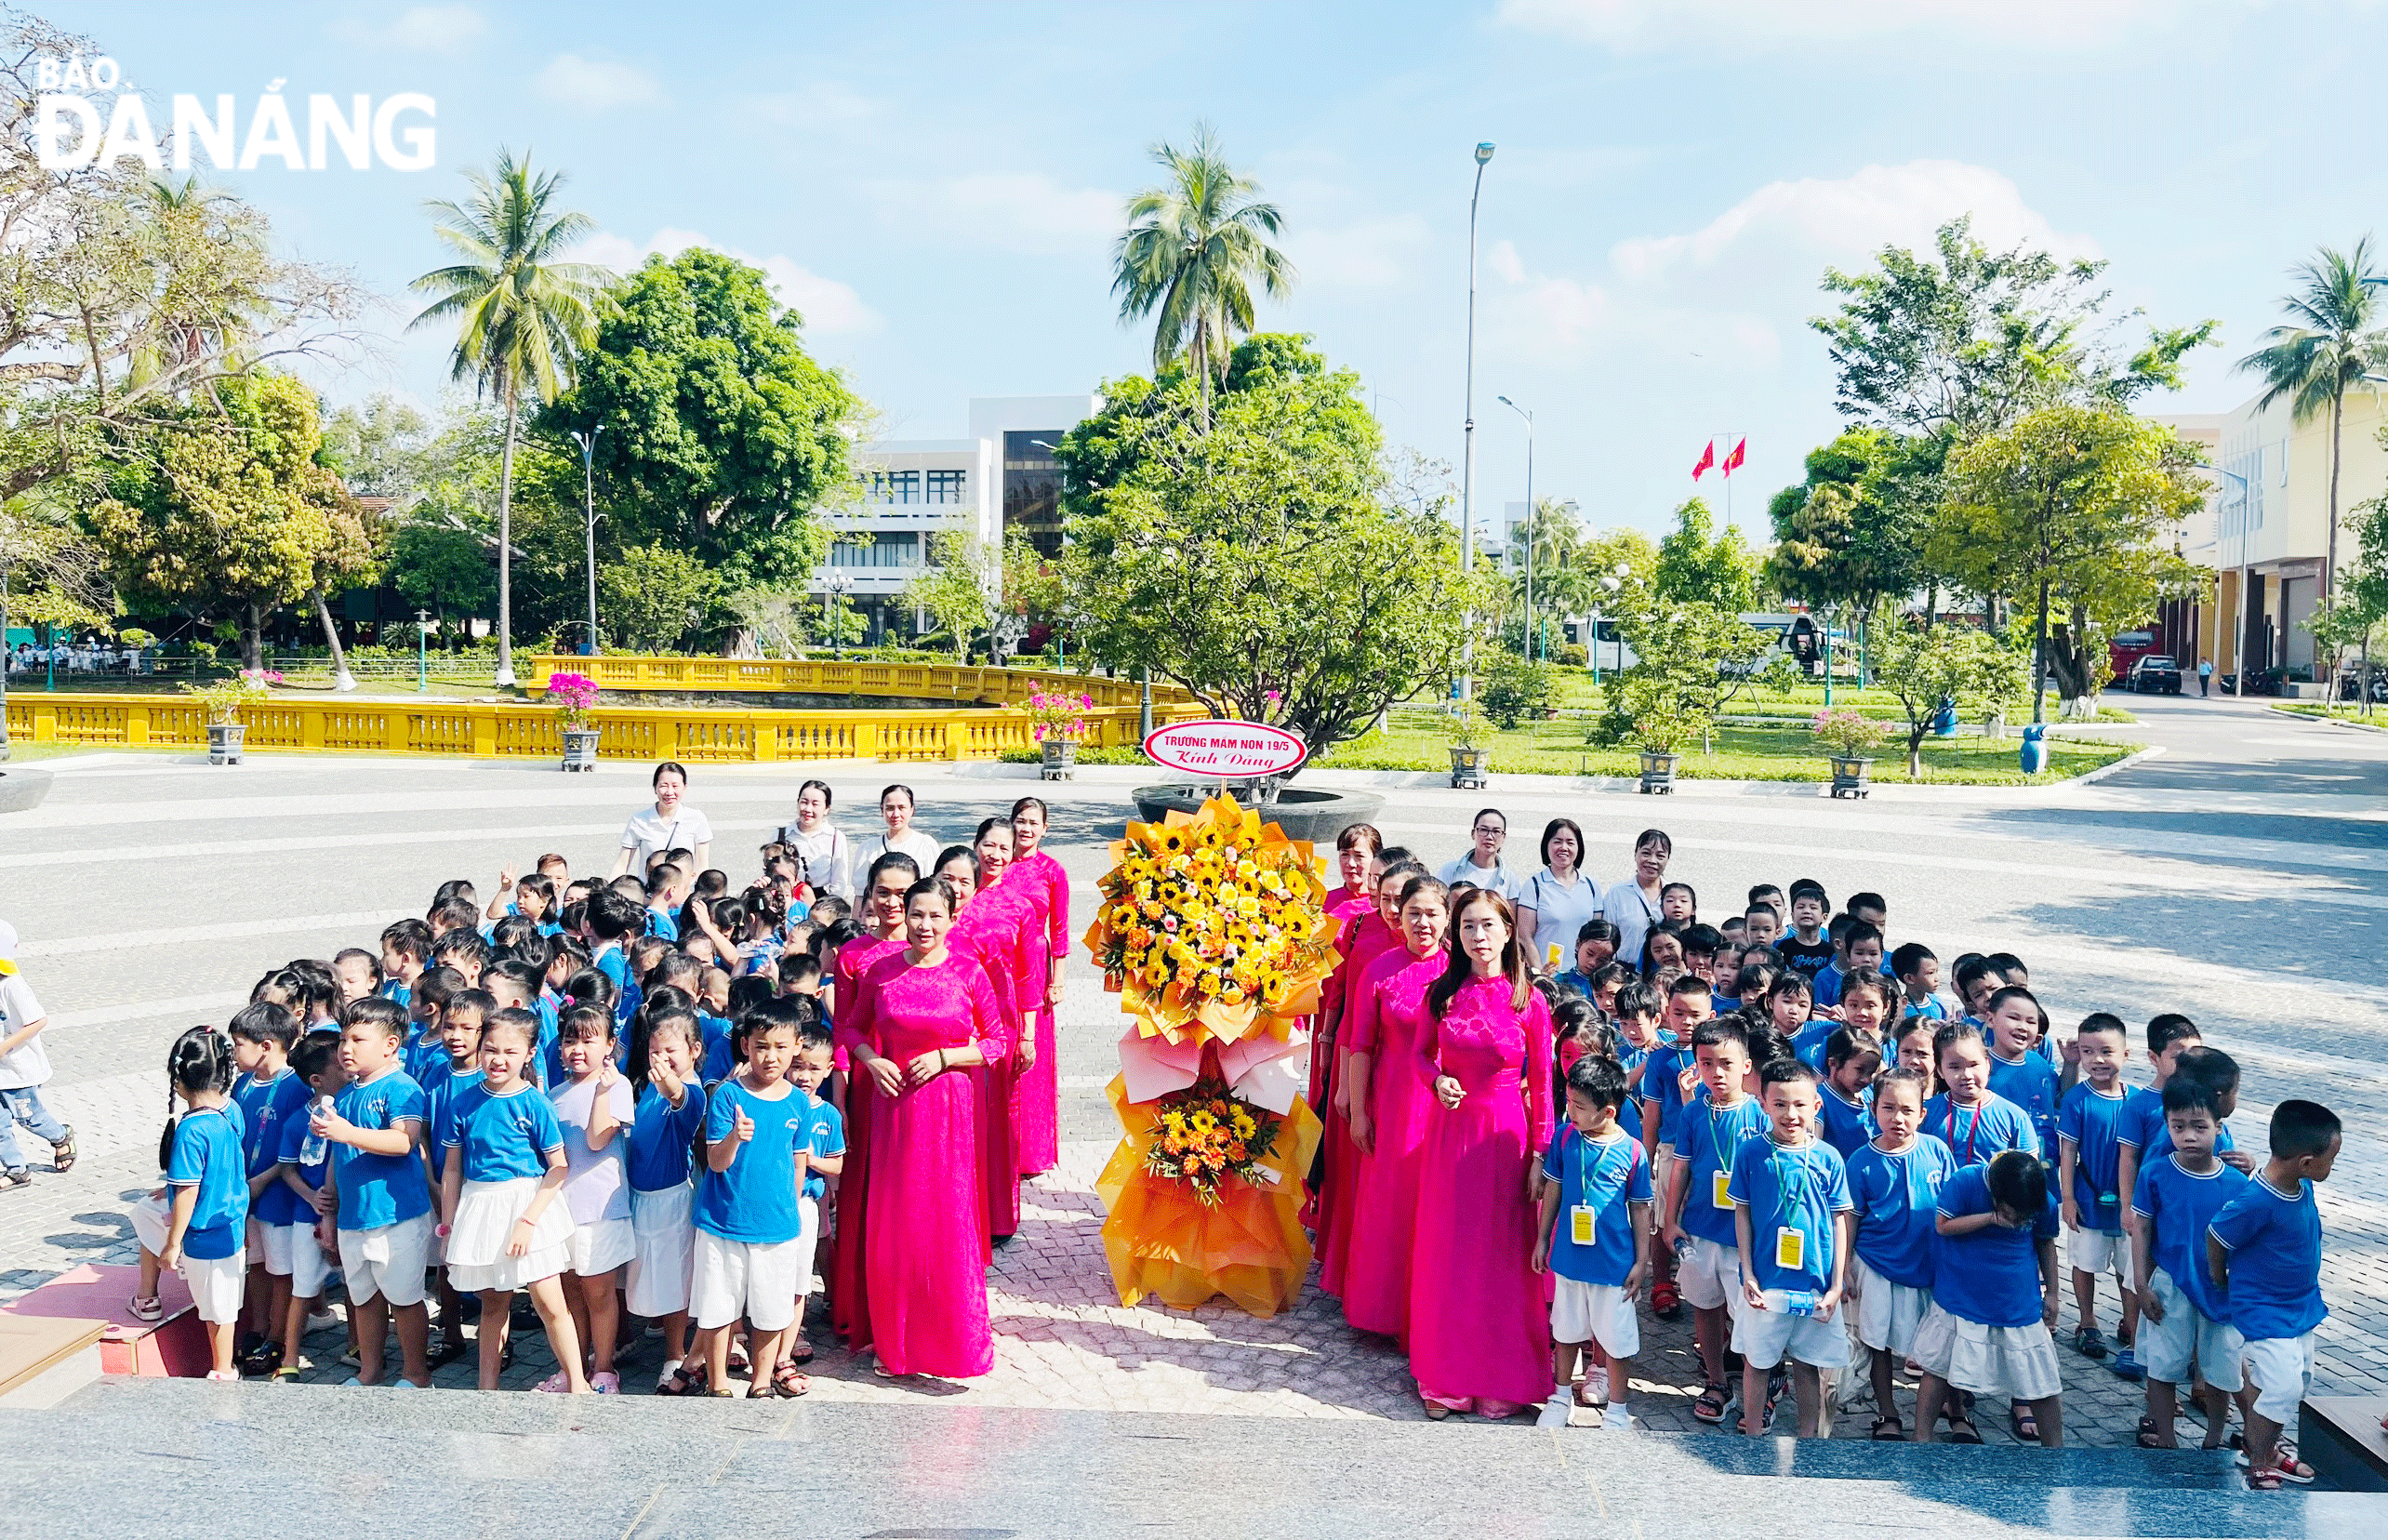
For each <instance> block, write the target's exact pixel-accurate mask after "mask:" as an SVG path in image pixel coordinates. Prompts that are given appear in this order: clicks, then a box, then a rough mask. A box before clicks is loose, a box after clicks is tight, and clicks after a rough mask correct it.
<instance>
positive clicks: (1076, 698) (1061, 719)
mask: <svg viewBox="0 0 2388 1540" xmlns="http://www.w3.org/2000/svg"><path fill="white" fill-rule="evenodd" d="M1020 710H1023V711H1026V712H1027V713H1028V736H1029V737H1032V738H1034V739H1035V740H1036V741H1037V742H1038V743H1040V744H1042V745H1043V746H1044V747H1045V749H1046V750H1048V752H1047V757H1046V760H1045V763H1046V764H1047V765H1048V766H1050V765H1051V764H1052V763H1053V759H1052V757H1051V753H1050V750H1052V748H1053V746H1054V745H1055V744H1056V743H1064V744H1068V745H1069V747H1070V761H1071V763H1076V760H1077V747H1078V745H1079V744H1081V743H1083V742H1085V741H1086V735H1087V734H1088V733H1090V732H1092V731H1093V730H1094V724H1092V723H1090V722H1088V721H1087V720H1086V713H1087V712H1088V711H1090V710H1094V697H1093V696H1091V695H1086V694H1084V693H1082V692H1079V691H1069V690H1055V691H1053V692H1051V693H1047V692H1045V691H1042V690H1039V691H1037V692H1036V693H1035V694H1033V695H1031V696H1029V697H1028V704H1027V705H1025V706H1023V707H1021V708H1020ZM1048 778H1056V777H1048Z"/></svg>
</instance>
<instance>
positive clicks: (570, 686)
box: [547, 673, 597, 727]
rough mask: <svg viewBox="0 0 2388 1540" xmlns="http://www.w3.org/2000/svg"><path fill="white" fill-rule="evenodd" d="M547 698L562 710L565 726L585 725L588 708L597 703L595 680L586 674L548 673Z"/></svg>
mask: <svg viewBox="0 0 2388 1540" xmlns="http://www.w3.org/2000/svg"><path fill="white" fill-rule="evenodd" d="M547 698H548V699H550V700H551V701H553V702H554V703H555V705H556V709H557V710H559V711H560V712H562V714H563V716H564V725H565V726H566V727H586V726H588V725H589V709H590V707H592V706H594V705H596V704H597V682H596V681H595V680H593V679H591V678H590V677H589V676H588V675H587V674H580V673H560V674H550V675H549V676H548V685H547Z"/></svg>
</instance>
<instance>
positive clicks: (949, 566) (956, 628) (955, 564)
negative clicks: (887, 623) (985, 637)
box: [904, 529, 1002, 663]
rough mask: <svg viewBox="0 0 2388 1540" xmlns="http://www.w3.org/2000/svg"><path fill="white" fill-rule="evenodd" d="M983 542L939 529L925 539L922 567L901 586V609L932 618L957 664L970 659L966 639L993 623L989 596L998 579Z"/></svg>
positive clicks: (992, 595)
mask: <svg viewBox="0 0 2388 1540" xmlns="http://www.w3.org/2000/svg"><path fill="white" fill-rule="evenodd" d="M996 567H997V563H996V560H995V559H994V558H993V557H992V556H991V555H990V554H989V553H988V550H987V546H986V542H985V541H983V540H981V539H979V538H978V537H977V536H975V535H973V534H971V533H970V532H969V531H968V530H963V529H941V530H938V531H936V532H935V534H933V535H931V536H930V537H929V561H928V564H927V565H926V566H924V567H922V569H921V572H920V575H919V576H918V577H916V578H913V579H912V580H911V581H910V582H909V583H907V584H905V585H904V599H905V602H906V603H907V604H915V605H918V606H919V607H920V608H922V609H924V610H926V611H928V612H929V614H930V615H932V616H934V617H935V618H936V622H937V625H938V626H939V628H941V629H942V630H944V631H946V632H947V633H948V634H949V635H950V636H951V637H952V638H953V656H954V661H956V662H957V663H960V662H966V661H968V660H969V657H970V644H971V639H972V638H974V637H975V636H977V635H978V634H979V633H980V632H981V631H985V630H986V629H987V627H988V623H989V622H990V621H991V620H992V618H993V617H994V609H995V596H996V594H997V593H998V592H1000V585H1001V583H1002V574H1001V573H1000V572H999V571H997V570H996Z"/></svg>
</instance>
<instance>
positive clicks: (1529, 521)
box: [1494, 396, 1535, 659]
mask: <svg viewBox="0 0 2388 1540" xmlns="http://www.w3.org/2000/svg"><path fill="white" fill-rule="evenodd" d="M1494 399H1495V400H1497V401H1499V402H1500V403H1501V405H1504V406H1506V407H1507V408H1509V410H1511V411H1513V412H1515V413H1517V414H1518V415H1519V417H1521V418H1525V419H1526V657H1528V658H1529V659H1531V658H1532V657H1533V656H1534V640H1535V628H1534V415H1533V413H1532V412H1529V411H1527V410H1526V409H1525V408H1524V407H1523V406H1520V405H1518V404H1517V403H1516V402H1514V401H1511V400H1510V399H1509V398H1508V397H1507V396H1498V397H1495V398H1494Z"/></svg>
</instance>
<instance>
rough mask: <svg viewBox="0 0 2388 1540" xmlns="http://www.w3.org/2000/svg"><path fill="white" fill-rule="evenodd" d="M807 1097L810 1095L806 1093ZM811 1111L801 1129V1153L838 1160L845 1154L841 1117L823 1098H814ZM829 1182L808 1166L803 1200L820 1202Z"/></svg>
mask: <svg viewBox="0 0 2388 1540" xmlns="http://www.w3.org/2000/svg"><path fill="white" fill-rule="evenodd" d="M806 1095H811V1093H809V1092H807V1093H806ZM812 1099H813V1111H812V1117H811V1120H810V1121H809V1122H806V1123H805V1125H804V1149H805V1152H806V1153H807V1154H811V1155H829V1156H838V1155H843V1154H844V1153H845V1148H846V1146H845V1114H843V1113H842V1112H840V1111H839V1110H838V1109H836V1108H834V1107H832V1106H830V1105H829V1101H828V1099H827V1098H826V1097H821V1096H814V1097H813V1098H812ZM828 1195H829V1177H827V1176H825V1175H822V1174H821V1173H820V1172H818V1171H816V1170H815V1169H814V1168H813V1167H811V1166H809V1165H808V1166H806V1167H805V1168H804V1196H805V1197H807V1198H816V1199H817V1198H823V1197H827V1196H828Z"/></svg>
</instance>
